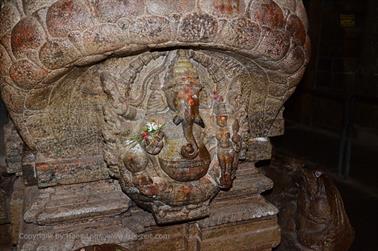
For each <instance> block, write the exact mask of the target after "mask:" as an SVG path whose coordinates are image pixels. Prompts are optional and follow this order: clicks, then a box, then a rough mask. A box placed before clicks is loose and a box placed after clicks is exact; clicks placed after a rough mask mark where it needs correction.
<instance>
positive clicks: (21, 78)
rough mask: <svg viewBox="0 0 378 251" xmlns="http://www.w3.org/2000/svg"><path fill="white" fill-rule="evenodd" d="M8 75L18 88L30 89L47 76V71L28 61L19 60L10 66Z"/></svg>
mask: <svg viewBox="0 0 378 251" xmlns="http://www.w3.org/2000/svg"><path fill="white" fill-rule="evenodd" d="M9 74H10V77H11V78H12V79H13V80H14V82H16V83H17V85H18V86H19V87H21V88H24V89H32V88H34V87H35V84H36V83H38V82H40V81H42V80H43V79H44V78H45V77H46V76H47V74H48V71H47V70H46V69H43V68H41V67H39V66H38V65H36V64H34V63H32V62H31V61H29V60H20V61H18V62H16V63H14V64H13V65H12V67H11V68H10V71H9Z"/></svg>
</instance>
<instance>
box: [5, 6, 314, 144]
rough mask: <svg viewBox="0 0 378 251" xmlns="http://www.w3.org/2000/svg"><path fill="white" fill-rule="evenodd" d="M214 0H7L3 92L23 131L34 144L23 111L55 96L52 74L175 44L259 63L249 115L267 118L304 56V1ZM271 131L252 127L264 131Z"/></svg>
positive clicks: (303, 62) (282, 97)
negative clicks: (217, 51)
mask: <svg viewBox="0 0 378 251" xmlns="http://www.w3.org/2000/svg"><path fill="white" fill-rule="evenodd" d="M217 2H221V1H216V0H214V1H199V0H198V1H182V2H179V1H169V2H167V1H136V0H135V1H132V0H131V1H120V0H119V1H118V0H104V1H94V2H92V1H83V0H60V1H47V0H40V1H4V4H3V7H2V9H1V14H0V20H2V22H1V23H2V27H1V30H0V38H1V45H0V52H1V53H0V56H1V61H2V64H1V66H0V72H1V84H2V88H1V89H2V97H3V100H4V101H5V103H6V105H7V107H8V109H9V111H10V113H11V116H12V118H13V120H14V121H15V123H16V125H17V126H18V128H19V131H20V133H21V135H22V137H23V139H24V141H25V142H26V143H27V144H28V145H29V147H31V148H38V143H37V142H36V141H35V140H34V137H33V135H31V134H30V133H29V128H28V127H27V126H26V125H24V124H23V123H22V122H21V121H25V120H28V119H29V116H35V113H37V111H40V110H41V109H42V108H43V107H46V105H47V106H48V104H49V103H51V102H53V100H51V96H52V91H53V89H55V88H56V85H57V83H58V82H59V81H57V80H59V79H62V77H63V76H65V75H67V74H69V73H70V72H72V70H73V69H74V68H77V67H83V66H88V65H92V64H95V63H96V62H99V61H102V60H104V59H106V58H110V57H120V56H127V55H131V54H137V53H140V52H143V51H148V50H154V49H159V50H165V49H172V48H175V47H190V48H201V49H208V50H219V51H223V52H232V53H233V55H236V57H239V56H237V55H240V58H242V59H241V61H242V62H243V63H244V64H245V66H246V67H247V68H248V65H249V63H248V61H251V62H254V63H255V64H257V65H259V66H260V72H261V74H262V75H265V76H264V78H265V80H258V81H259V82H260V81H263V83H259V84H258V85H257V84H256V87H253V89H254V91H255V93H256V96H260V94H259V93H262V92H263V95H268V96H269V97H267V98H265V99H264V100H261V102H260V103H259V104H257V101H256V100H257V98H256V99H253V100H255V101H254V102H255V104H254V105H251V107H252V108H251V110H250V117H251V119H252V121H253V123H258V121H259V120H261V119H262V117H264V119H263V120H264V121H268V120H270V121H271V123H272V122H273V121H274V120H275V117H276V116H277V113H278V112H279V111H280V109H281V107H282V104H283V102H284V101H285V100H286V99H287V98H288V97H289V96H290V94H291V93H292V92H293V91H294V88H295V86H296V85H297V83H298V82H299V80H300V78H301V76H302V74H303V72H304V69H305V65H306V64H307V62H308V58H309V53H310V51H309V50H310V49H309V48H310V46H309V45H310V42H309V39H308V35H307V20H306V15H305V11H304V8H303V4H302V2H301V1H296V0H275V1H273V0H263V1H258V0H255V1H228V2H231V4H230V6H228V7H227V6H225V5H219V4H217ZM88 4H89V5H88ZM251 68H253V67H251ZM250 71H251V75H254V74H255V75H258V74H256V73H255V71H254V69H250ZM260 99H261V98H260ZM268 110H269V112H268ZM254 117H256V119H254ZM268 131H269V130H268V129H266V128H265V129H264V130H262V131H257V132H256V133H255V134H256V136H264V134H267V133H268Z"/></svg>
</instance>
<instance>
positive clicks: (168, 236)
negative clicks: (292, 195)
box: [19, 163, 280, 251]
mask: <svg viewBox="0 0 378 251" xmlns="http://www.w3.org/2000/svg"><path fill="white" fill-rule="evenodd" d="M271 187H272V182H271V180H269V179H268V178H266V177H265V176H263V175H262V174H260V173H259V171H258V170H257V169H256V168H255V167H254V165H253V164H252V163H244V164H242V165H241V166H240V168H239V170H238V172H237V178H236V179H235V181H234V186H233V188H232V189H231V190H230V191H228V192H221V193H220V194H219V195H218V196H217V197H216V199H214V200H213V201H212V202H211V204H210V216H209V217H206V218H204V219H200V220H197V221H192V222H187V223H181V224H175V225H166V226H164V225H163V226H158V225H156V223H155V221H154V219H153V217H152V215H151V214H150V213H148V212H146V211H143V210H142V209H140V208H138V207H136V206H135V205H133V204H132V202H131V201H130V199H129V198H128V197H127V196H126V195H125V194H124V193H123V192H122V191H121V190H120V187H119V185H118V183H117V182H114V181H111V180H107V181H98V182H90V183H84V184H78V185H68V186H59V187H56V188H45V189H38V188H36V187H27V188H26V189H25V197H26V198H28V200H27V201H25V207H24V214H23V215H24V220H25V223H24V224H23V227H22V231H21V233H20V235H19V237H20V238H19V248H20V250H59V251H62V250H67V251H68V250H76V249H80V248H83V247H87V246H92V245H102V244H118V245H120V246H122V247H125V248H126V249H127V250H193V251H194V250H198V251H199V250H206V251H208V250H214V251H215V250H230V251H231V250H271V248H272V247H275V246H277V245H278V244H279V242H280V229H279V226H278V225H277V213H278V210H277V209H276V208H275V207H274V206H273V205H272V204H270V203H269V202H267V201H266V200H265V199H264V198H263V197H262V196H261V195H259V194H260V193H261V192H263V191H265V190H267V189H270V188H271Z"/></svg>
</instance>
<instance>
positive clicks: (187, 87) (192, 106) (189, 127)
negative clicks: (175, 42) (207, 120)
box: [168, 51, 205, 159]
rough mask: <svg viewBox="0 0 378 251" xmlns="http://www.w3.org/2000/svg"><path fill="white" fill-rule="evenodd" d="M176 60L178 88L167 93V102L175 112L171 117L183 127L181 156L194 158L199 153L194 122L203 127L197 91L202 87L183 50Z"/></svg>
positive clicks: (175, 71)
mask: <svg viewBox="0 0 378 251" xmlns="http://www.w3.org/2000/svg"><path fill="white" fill-rule="evenodd" d="M178 56H179V58H178V62H177V64H176V67H175V69H174V75H175V76H174V77H175V82H176V85H177V86H178V90H177V91H175V92H171V93H170V95H168V104H169V105H170V107H171V109H172V110H174V111H176V112H177V115H176V116H175V117H174V118H173V122H174V123H175V124H176V125H180V124H181V126H182V128H183V135H184V137H185V139H186V141H187V144H185V145H183V146H182V147H181V152H180V154H181V156H182V157H184V158H185V159H195V158H196V157H197V156H198V153H199V146H198V144H197V141H196V139H195V137H194V134H193V126H194V124H197V125H199V126H200V127H202V128H204V127H205V124H204V122H203V120H202V118H201V116H200V114H199V103H200V100H199V93H200V91H201V89H202V87H201V85H200V82H199V79H198V75H197V73H196V72H195V70H194V69H193V65H192V64H191V63H190V62H189V61H188V60H187V58H186V55H185V54H184V52H182V51H179V53H178Z"/></svg>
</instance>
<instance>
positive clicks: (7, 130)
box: [3, 121, 24, 174]
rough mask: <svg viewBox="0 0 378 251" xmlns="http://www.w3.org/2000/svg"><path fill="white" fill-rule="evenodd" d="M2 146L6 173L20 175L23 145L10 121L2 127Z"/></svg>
mask: <svg viewBox="0 0 378 251" xmlns="http://www.w3.org/2000/svg"><path fill="white" fill-rule="evenodd" d="M3 131H4V145H5V161H6V164H7V166H6V169H7V173H19V174H20V173H21V171H22V162H21V157H22V152H23V148H24V143H23V142H22V139H21V137H20V135H19V134H18V133H17V130H16V128H15V127H14V124H13V122H12V121H9V122H8V123H7V124H6V125H5V126H4V127H3Z"/></svg>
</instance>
